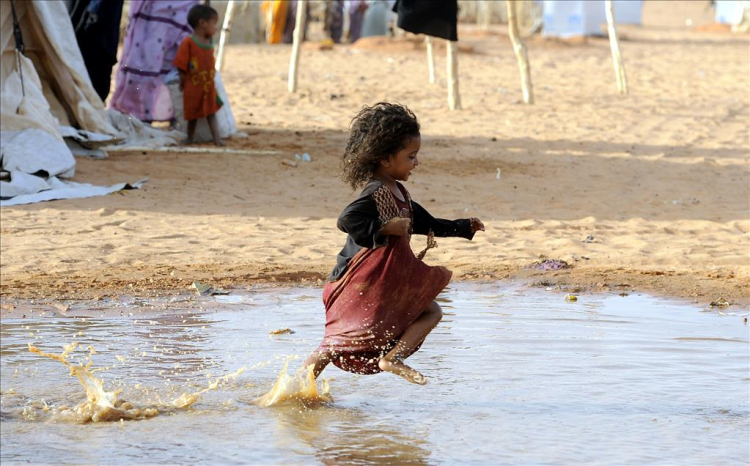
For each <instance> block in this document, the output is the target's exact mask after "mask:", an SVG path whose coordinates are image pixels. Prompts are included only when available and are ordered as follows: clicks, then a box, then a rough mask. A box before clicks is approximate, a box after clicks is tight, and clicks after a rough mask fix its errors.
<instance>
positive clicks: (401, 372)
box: [378, 358, 427, 385]
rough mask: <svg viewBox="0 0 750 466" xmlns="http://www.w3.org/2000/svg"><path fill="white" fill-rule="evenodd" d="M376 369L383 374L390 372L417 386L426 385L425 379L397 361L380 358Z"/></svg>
mask: <svg viewBox="0 0 750 466" xmlns="http://www.w3.org/2000/svg"><path fill="white" fill-rule="evenodd" d="M378 367H380V370H382V371H384V372H390V373H391V374H395V375H397V376H399V377H402V378H404V379H406V380H407V381H409V382H411V383H415V384H417V385H424V384H426V383H427V377H425V376H423V375H422V374H420V373H419V372H418V371H416V370H414V369H412V368H411V367H409V366H407V365H406V364H404V363H403V362H401V361H399V360H397V359H386V358H381V359H380V361H378Z"/></svg>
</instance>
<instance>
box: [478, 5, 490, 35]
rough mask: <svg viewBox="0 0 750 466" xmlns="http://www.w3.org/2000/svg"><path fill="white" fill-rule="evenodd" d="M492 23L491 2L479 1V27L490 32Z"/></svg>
mask: <svg viewBox="0 0 750 466" xmlns="http://www.w3.org/2000/svg"><path fill="white" fill-rule="evenodd" d="M491 21H492V5H491V4H490V1H489V0H479V1H478V2H477V26H479V27H480V28H481V29H482V30H483V31H489V29H490V22H491Z"/></svg>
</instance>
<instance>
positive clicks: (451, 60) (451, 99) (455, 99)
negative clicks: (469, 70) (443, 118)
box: [445, 40, 461, 110]
mask: <svg viewBox="0 0 750 466" xmlns="http://www.w3.org/2000/svg"><path fill="white" fill-rule="evenodd" d="M447 42H448V44H447V46H446V47H445V49H446V50H447V54H448V60H447V61H448V64H447V65H448V108H450V109H451V110H461V96H460V95H459V93H458V42H454V41H450V40H449V41H447Z"/></svg>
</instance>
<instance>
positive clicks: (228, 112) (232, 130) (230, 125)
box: [167, 70, 237, 142]
mask: <svg viewBox="0 0 750 466" xmlns="http://www.w3.org/2000/svg"><path fill="white" fill-rule="evenodd" d="M214 84H215V85H216V92H217V93H218V95H219V98H221V101H222V102H223V105H222V106H221V108H220V109H219V111H218V112H217V113H216V123H217V126H218V128H219V136H220V137H221V138H222V139H224V138H228V137H230V136H234V135H235V134H237V124H236V123H235V120H234V115H233V114H232V108H231V107H230V105H229V97H227V92H226V90H225V89H224V83H223V82H222V81H221V72H219V70H216V75H215V76H214ZM167 86H168V87H169V93H170V95H171V96H172V108H173V109H174V116H175V120H176V121H177V125H176V127H177V129H178V130H180V131H183V132H185V133H187V122H186V121H185V117H184V112H183V103H182V91H180V81H179V77H178V75H176V74H175V76H174V79H172V80H169V81H167ZM194 139H195V141H196V142H205V141H213V139H214V138H213V136H212V135H211V128H209V127H208V121H207V120H206V119H205V118H200V119H198V123H196V125H195V138H194Z"/></svg>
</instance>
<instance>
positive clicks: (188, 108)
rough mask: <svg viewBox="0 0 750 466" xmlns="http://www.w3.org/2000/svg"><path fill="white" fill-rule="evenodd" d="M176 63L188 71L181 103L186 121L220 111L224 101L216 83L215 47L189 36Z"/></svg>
mask: <svg viewBox="0 0 750 466" xmlns="http://www.w3.org/2000/svg"><path fill="white" fill-rule="evenodd" d="M173 63H174V66H176V67H177V69H178V70H180V71H183V72H185V86H184V88H183V90H182V102H183V108H184V114H185V120H187V121H190V120H197V119H198V118H205V117H207V116H210V115H213V114H215V113H216V112H218V111H219V109H220V108H221V106H222V101H221V99H220V98H219V96H218V94H217V93H216V85H215V84H214V75H215V74H216V71H215V62H214V46H213V41H212V42H211V45H203V44H201V43H199V42H198V41H197V40H195V38H194V37H193V36H189V37H186V38H185V40H183V41H182V44H180V48H179V49H178V50H177V56H176V57H175V59H174V62H173Z"/></svg>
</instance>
